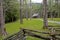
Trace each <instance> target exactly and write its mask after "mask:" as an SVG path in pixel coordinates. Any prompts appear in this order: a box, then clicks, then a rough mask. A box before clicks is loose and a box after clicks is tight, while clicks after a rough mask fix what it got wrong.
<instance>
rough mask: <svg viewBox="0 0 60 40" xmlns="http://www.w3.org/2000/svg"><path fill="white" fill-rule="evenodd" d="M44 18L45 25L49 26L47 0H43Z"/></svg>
mask: <svg viewBox="0 0 60 40" xmlns="http://www.w3.org/2000/svg"><path fill="white" fill-rule="evenodd" d="M43 20H44V27H45V28H47V27H48V19H47V0H43Z"/></svg>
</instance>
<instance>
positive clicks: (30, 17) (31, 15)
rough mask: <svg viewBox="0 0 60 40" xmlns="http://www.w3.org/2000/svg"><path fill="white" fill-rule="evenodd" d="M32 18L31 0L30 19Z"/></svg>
mask: <svg viewBox="0 0 60 40" xmlns="http://www.w3.org/2000/svg"><path fill="white" fill-rule="evenodd" d="M31 19H32V3H31V0H30V20H31Z"/></svg>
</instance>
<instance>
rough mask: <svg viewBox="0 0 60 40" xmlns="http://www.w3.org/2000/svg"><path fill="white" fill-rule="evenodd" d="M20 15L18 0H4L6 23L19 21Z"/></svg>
mask: <svg viewBox="0 0 60 40" xmlns="http://www.w3.org/2000/svg"><path fill="white" fill-rule="evenodd" d="M18 13H19V3H18V1H17V0H4V14H5V15H4V16H5V22H12V21H15V20H17V18H18Z"/></svg>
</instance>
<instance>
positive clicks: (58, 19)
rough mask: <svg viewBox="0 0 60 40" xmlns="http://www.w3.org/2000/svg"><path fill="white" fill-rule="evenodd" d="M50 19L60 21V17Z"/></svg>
mask: <svg viewBox="0 0 60 40" xmlns="http://www.w3.org/2000/svg"><path fill="white" fill-rule="evenodd" d="M49 20H52V21H58V22H60V18H53V19H52V18H49Z"/></svg>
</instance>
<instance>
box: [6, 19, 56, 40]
mask: <svg viewBox="0 0 60 40" xmlns="http://www.w3.org/2000/svg"><path fill="white" fill-rule="evenodd" d="M23 21H24V22H23V24H20V21H19V20H17V21H15V22H11V23H7V24H5V27H6V29H7V32H8V36H9V35H12V34H14V33H16V32H18V31H19V30H20V28H26V29H31V30H39V31H48V30H45V29H43V22H42V21H40V20H33V19H32V20H26V19H24V20H23ZM49 25H51V23H49ZM52 25H55V24H52ZM27 40H40V39H38V38H34V37H27ZM41 40H42V39H41Z"/></svg>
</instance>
